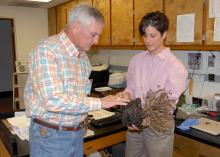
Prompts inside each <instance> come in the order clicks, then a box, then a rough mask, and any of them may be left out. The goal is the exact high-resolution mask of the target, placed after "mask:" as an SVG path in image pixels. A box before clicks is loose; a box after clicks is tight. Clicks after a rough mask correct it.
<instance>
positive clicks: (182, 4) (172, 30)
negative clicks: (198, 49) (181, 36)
mask: <svg viewBox="0 0 220 157" xmlns="http://www.w3.org/2000/svg"><path fill="white" fill-rule="evenodd" d="M164 13H165V14H166V15H167V16H168V18H169V31H168V36H167V40H166V44H167V45H201V44H202V35H203V30H202V25H203V0H196V1H195V0H165V1H164ZM192 13H194V14H195V23H194V31H195V32H194V42H177V41H176V30H177V29H176V26H177V16H178V15H183V14H192ZM192 22H193V21H192ZM185 25H186V26H184V27H185V28H187V29H193V28H190V27H187V23H186V24H185Z"/></svg>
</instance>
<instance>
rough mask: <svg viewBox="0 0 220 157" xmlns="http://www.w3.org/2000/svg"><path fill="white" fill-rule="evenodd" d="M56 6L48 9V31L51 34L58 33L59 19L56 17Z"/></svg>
mask: <svg viewBox="0 0 220 157" xmlns="http://www.w3.org/2000/svg"><path fill="white" fill-rule="evenodd" d="M56 16H57V15H56V8H55V7H53V8H49V9H48V26H49V27H48V32H49V35H54V34H56V33H57V24H56V23H57V19H56Z"/></svg>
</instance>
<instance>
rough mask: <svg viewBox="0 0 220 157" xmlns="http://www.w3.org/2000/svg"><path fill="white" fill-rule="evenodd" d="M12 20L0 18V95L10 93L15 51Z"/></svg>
mask: <svg viewBox="0 0 220 157" xmlns="http://www.w3.org/2000/svg"><path fill="white" fill-rule="evenodd" d="M13 29H14V28H13V19H2V18H0V34H1V35H0V93H2V92H11V91H12V86H13V85H12V80H13V77H12V75H13V72H14V70H13V69H14V68H13V67H14V64H13V63H14V61H15V49H14V33H13V32H14V31H13Z"/></svg>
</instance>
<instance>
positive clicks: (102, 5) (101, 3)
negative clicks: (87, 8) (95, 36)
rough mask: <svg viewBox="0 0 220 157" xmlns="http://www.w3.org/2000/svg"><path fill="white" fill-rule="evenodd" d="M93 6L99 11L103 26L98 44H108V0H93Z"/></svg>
mask: <svg viewBox="0 0 220 157" xmlns="http://www.w3.org/2000/svg"><path fill="white" fill-rule="evenodd" d="M93 6H94V7H96V8H97V9H99V10H100V11H101V13H102V14H103V16H104V18H105V26H104V29H103V32H102V35H101V36H100V38H99V43H98V45H99V46H110V0H93Z"/></svg>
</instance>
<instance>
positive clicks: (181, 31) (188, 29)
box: [176, 14, 195, 42]
mask: <svg viewBox="0 0 220 157" xmlns="http://www.w3.org/2000/svg"><path fill="white" fill-rule="evenodd" d="M194 23H195V14H184V15H178V16H177V25H176V41H177V42H194Z"/></svg>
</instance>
